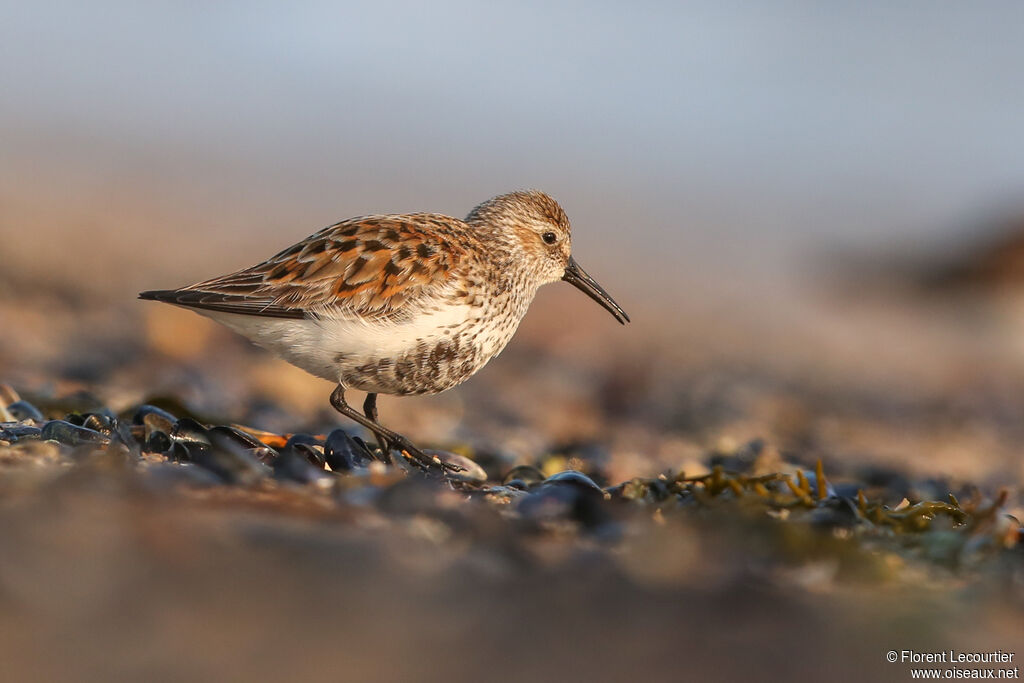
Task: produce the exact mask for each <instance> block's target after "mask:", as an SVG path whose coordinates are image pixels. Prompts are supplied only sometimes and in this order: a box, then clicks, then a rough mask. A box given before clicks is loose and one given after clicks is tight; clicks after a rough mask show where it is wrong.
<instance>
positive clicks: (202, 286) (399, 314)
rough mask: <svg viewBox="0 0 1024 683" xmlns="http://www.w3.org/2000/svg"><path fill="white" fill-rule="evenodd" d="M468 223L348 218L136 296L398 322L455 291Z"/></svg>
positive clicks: (421, 217)
mask: <svg viewBox="0 0 1024 683" xmlns="http://www.w3.org/2000/svg"><path fill="white" fill-rule="evenodd" d="M467 231H468V226H465V224H462V223H461V222H459V221H456V220H454V219H452V218H449V217H447V216H440V215H437V214H407V215H394V216H366V217H362V218H352V219H349V220H346V221H342V222H341V223H337V224H335V225H332V226H330V227H329V228H325V229H324V230H321V231H320V232H318V233H316V234H315V235H313V236H311V237H310V238H308V239H306V240H303V241H302V242H299V243H298V244H295V245H294V246H292V247H290V248H288V249H285V250H284V251H282V252H281V253H279V254H277V255H275V256H273V257H272V258H270V259H268V260H266V261H264V262H263V263H260V264H258V265H255V266H253V267H251V268H246V269H244V270H240V271H238V272H236V273H232V274H230V275H224V276H222V277H218V278H214V279H212V280H206V281H205V282H200V283H198V284H194V285H190V286H188V287H184V288H182V289H177V290H161V291H151V292H143V293H142V294H140V295H139V297H140V298H142V299H154V300H157V301H164V302H167V303H172V304H177V305H180V306H187V307H192V308H199V309H205V310H211V311H219V312H223V313H238V314H242V315H254V316H266V317H274V318H304V317H309V316H321V317H323V316H332V317H359V318H364V319H380V320H384V319H386V320H396V321H397V320H401V319H403V318H405V317H408V316H410V315H412V314H414V313H415V312H417V311H418V309H419V305H418V304H419V303H420V302H421V301H422V300H424V299H428V298H436V297H439V296H440V297H443V295H444V294H445V292H446V291H447V290H452V291H454V290H455V289H456V288H455V287H454V281H455V280H456V279H457V278H455V277H454V276H455V275H456V274H457V273H459V272H460V268H461V267H462V266H464V264H465V257H466V253H467V251H466V245H465V243H464V242H465V240H466V239H467V235H468V233H467Z"/></svg>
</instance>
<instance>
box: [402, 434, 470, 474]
mask: <svg viewBox="0 0 1024 683" xmlns="http://www.w3.org/2000/svg"><path fill="white" fill-rule="evenodd" d="M389 445H390V446H391V447H392V448H394V449H395V450H397V451H398V452H399V453H401V454H402V457H404V458H405V459H406V461H407V462H409V464H411V465H412V466H414V467H416V468H418V469H420V470H422V471H424V472H440V473H441V474H448V473H454V472H464V471H465V469H466V468H464V467H460V466H459V465H453V464H451V463H447V462H445V461H443V460H441V458H439V457H438V456H436V455H428V454H427V453H424V452H423V451H421V450H420V449H419V448H417V447H416V446H414V445H413V443H412V442H411V441H409V440H408V439H406V438H405V437H404V436H402V437H399V438H397V439H393V440H392V443H391V444H389Z"/></svg>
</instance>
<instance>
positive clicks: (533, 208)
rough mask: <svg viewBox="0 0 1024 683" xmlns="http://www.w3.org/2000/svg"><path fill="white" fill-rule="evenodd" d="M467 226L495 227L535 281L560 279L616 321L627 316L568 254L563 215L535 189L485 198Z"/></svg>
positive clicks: (626, 319) (569, 234) (567, 227)
mask: <svg viewBox="0 0 1024 683" xmlns="http://www.w3.org/2000/svg"><path fill="white" fill-rule="evenodd" d="M466 222H467V223H469V224H470V225H473V226H476V227H479V228H483V229H488V230H492V231H496V232H498V233H499V234H501V235H502V236H504V237H505V238H506V240H507V242H508V243H509V244H510V248H511V251H512V252H513V254H515V257H516V258H518V259H522V260H523V261H525V267H526V269H527V271H528V272H529V273H530V275H531V277H532V278H533V279H534V280H535V281H536V283H537V285H538V286H539V285H542V284H546V283H549V282H557V281H558V280H565V281H566V282H568V283H570V284H572V285H573V286H574V287H576V288H577V289H579V290H581V291H582V292H583V293H584V294H586V295H587V296H589V297H590V298H591V299H593V300H594V301H596V302H597V303H599V304H601V305H602V306H603V307H604V308H605V309H607V310H608V312H609V313H611V314H612V315H613V316H615V319H616V320H618V321H619V322H620V323H622V324H626V323H627V322H629V316H628V315H626V312H625V311H623V310H622V308H621V307H620V306H619V305H618V304H617V303H615V300H614V299H612V297H611V295H609V294H608V292H606V291H605V290H604V288H603V287H601V285H599V284H597V282H596V281H594V279H593V278H591V277H590V276H589V275H587V273H586V271H584V270H583V269H582V268H581V267H580V265H579V264H578V263H576V260H575V259H574V258H573V257H572V228H571V226H570V224H569V217H568V216H566V215H565V211H564V210H562V207H561V206H559V205H558V202H556V201H555V200H554V199H552V198H551V197H549V196H548V195H547V194H545V193H543V192H540V191H539V190H524V191H519V192H510V193H509V194H503V195H499V196H497V197H494V198H493V199H488V200H487V201H486V202H484V203H483V204H480V205H479V206H477V207H476V208H475V209H473V210H472V211H471V212H470V213H469V215H468V216H467V217H466Z"/></svg>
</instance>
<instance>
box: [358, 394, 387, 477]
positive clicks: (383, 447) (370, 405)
mask: <svg viewBox="0 0 1024 683" xmlns="http://www.w3.org/2000/svg"><path fill="white" fill-rule="evenodd" d="M363 414H364V415H366V419H368V420H370V421H371V422H373V423H375V424H380V423H379V422H377V394H374V393H368V394H366V400H365V401H364V402H363ZM373 435H374V437H376V439H377V443H378V444H379V445H380V459H381V460H383V461H384V462H385V463H387V464H388V465H390V464H391V446H390V444H388V441H387V439H385V438H383V437H382V436H381V435H380V434H378V433H377V432H374V433H373Z"/></svg>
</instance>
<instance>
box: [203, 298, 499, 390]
mask: <svg viewBox="0 0 1024 683" xmlns="http://www.w3.org/2000/svg"><path fill="white" fill-rule="evenodd" d="M196 312H197V313H201V314H203V315H206V316H207V317H209V318H212V319H213V320H216V321H217V322H219V323H222V324H223V325H225V326H227V327H229V328H230V329H232V330H234V331H235V332H237V333H239V334H241V335H242V336H244V337H246V338H248V339H250V340H251V341H252V342H254V343H255V344H257V345H259V346H261V347H263V348H265V349H267V350H268V351H270V352H272V353H274V354H276V355H278V356H280V357H281V358H283V359H285V360H287V361H288V362H290V363H292V364H293V365H296V366H298V367H300V368H302V369H303V370H305V371H306V372H309V373H311V374H313V375H316V376H317V377H322V378H323V379H326V380H330V381H332V382H340V383H342V384H346V382H345V376H346V371H347V370H350V369H352V368H356V367H359V366H364V365H367V364H370V363H376V362H379V361H381V360H382V359H394V360H397V359H400V358H402V357H403V356H405V355H407V354H410V353H413V352H415V351H416V350H417V349H422V348H423V347H424V345H425V346H427V347H433V346H435V345H437V344H438V343H440V342H443V341H445V340H446V339H450V338H451V337H452V336H453V335H456V334H458V331H459V330H465V329H467V328H472V327H474V326H476V325H479V324H480V322H481V321H480V319H479V316H480V314H481V310H480V309H479V308H474V307H471V306H466V305H452V306H444V307H441V308H440V309H439V310H437V311H429V312H424V313H422V314H420V315H418V316H417V317H416V318H414V319H413V320H410V321H407V322H401V323H395V322H386V321H372V320H363V319H347V318H320V319H315V318H310V319H292V318H266V317H257V316H249V315H240V314H235V313H221V312H217V311H204V310H197V311H196ZM517 322H518V321H517ZM513 331H514V328H513ZM491 337H492V335H489V334H482V335H480V337H479V340H480V343H481V344H484V345H486V346H488V347H491V348H486V349H485V348H481V349H480V351H481V352H482V353H483V354H484V355H486V357H487V358H488V359H489V358H490V357H492V356H493V355H494V354H495V353H497V352H498V351H500V350H501V347H503V346H504V345H505V343H507V341H508V337H511V334H509V335H507V337H506V338H505V339H503V340H500V346H498V347H497V348H494V346H495V344H496V343H498V342H499V340H498V339H492V338H491ZM485 362H486V361H485ZM347 385H348V386H355V387H356V388H360V389H366V390H373V389H372V388H366V387H362V386H357V385H355V384H353V383H352V382H348V383H347ZM379 389H380V390H381V391H383V392H385V393H393V392H389V391H387V390H386V388H384V387H380V388H379Z"/></svg>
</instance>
